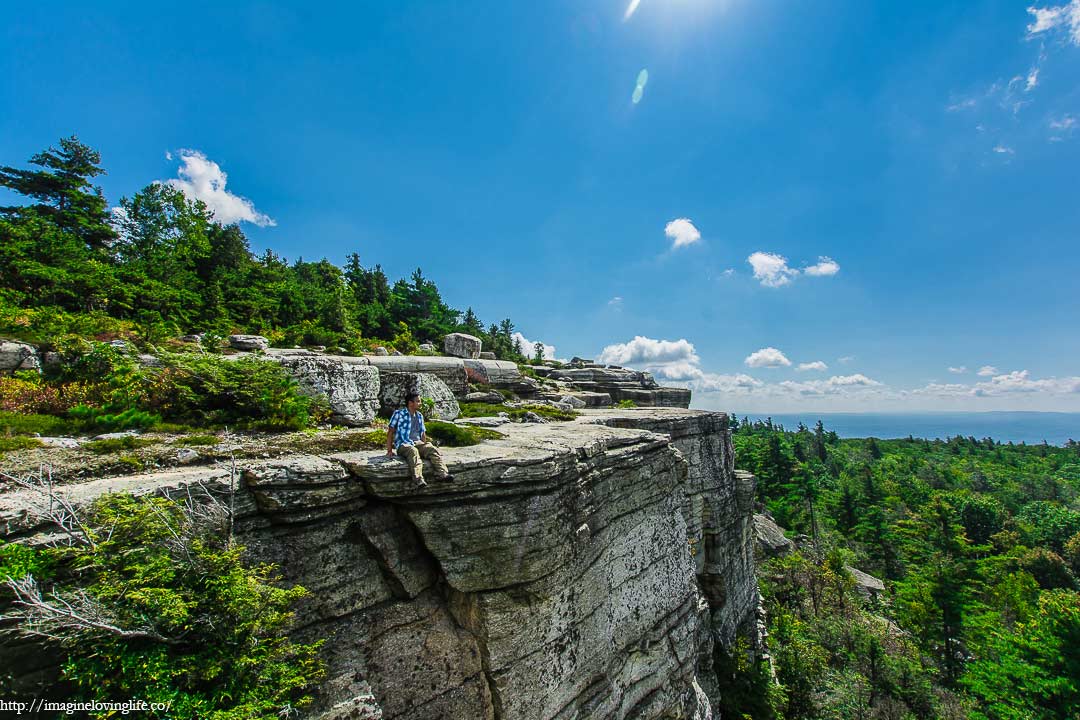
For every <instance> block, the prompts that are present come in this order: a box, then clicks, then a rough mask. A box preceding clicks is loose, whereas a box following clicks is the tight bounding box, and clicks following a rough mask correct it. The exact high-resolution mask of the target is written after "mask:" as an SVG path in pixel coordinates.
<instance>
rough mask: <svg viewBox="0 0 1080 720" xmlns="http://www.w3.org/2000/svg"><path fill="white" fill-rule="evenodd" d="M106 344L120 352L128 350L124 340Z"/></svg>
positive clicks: (111, 341)
mask: <svg viewBox="0 0 1080 720" xmlns="http://www.w3.org/2000/svg"><path fill="white" fill-rule="evenodd" d="M107 344H108V345H111V346H112V347H114V348H117V349H120V350H127V349H128V343H127V341H126V340H110V341H109V342H108V343H107Z"/></svg>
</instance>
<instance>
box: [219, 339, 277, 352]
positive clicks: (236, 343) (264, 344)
mask: <svg viewBox="0 0 1080 720" xmlns="http://www.w3.org/2000/svg"><path fill="white" fill-rule="evenodd" d="M229 347H231V348H232V349H234V350H243V351H245V352H253V351H255V350H265V349H266V348H268V347H270V341H269V340H267V339H266V338H264V337H263V336H262V335H230V336H229Z"/></svg>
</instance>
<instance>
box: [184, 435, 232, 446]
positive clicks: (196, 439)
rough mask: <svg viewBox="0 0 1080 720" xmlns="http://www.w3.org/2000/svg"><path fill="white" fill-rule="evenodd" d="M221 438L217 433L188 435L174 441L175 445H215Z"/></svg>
mask: <svg viewBox="0 0 1080 720" xmlns="http://www.w3.org/2000/svg"><path fill="white" fill-rule="evenodd" d="M219 442H221V438H219V437H218V436H217V435H188V436H187V437H182V438H179V439H177V440H176V441H175V444H177V445H217V444H218V443H219Z"/></svg>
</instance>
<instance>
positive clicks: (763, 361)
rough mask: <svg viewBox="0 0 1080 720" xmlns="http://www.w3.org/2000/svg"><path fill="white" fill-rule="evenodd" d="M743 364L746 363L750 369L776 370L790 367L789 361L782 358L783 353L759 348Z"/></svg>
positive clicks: (774, 349)
mask: <svg viewBox="0 0 1080 720" xmlns="http://www.w3.org/2000/svg"><path fill="white" fill-rule="evenodd" d="M743 362H744V363H746V366H747V367H752V368H776V367H789V366H790V365H791V361H790V360H788V359H787V358H786V357H785V356H784V353H782V352H780V351H779V350H777V349H776V348H774V347H767V348H761V349H760V350H758V351H756V352H752V353H750V354H749V355H748V356H747V357H746V359H745V360H743Z"/></svg>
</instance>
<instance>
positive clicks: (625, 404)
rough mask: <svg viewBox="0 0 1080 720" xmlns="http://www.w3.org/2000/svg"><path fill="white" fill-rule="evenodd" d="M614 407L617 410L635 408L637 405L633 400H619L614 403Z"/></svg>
mask: <svg viewBox="0 0 1080 720" xmlns="http://www.w3.org/2000/svg"><path fill="white" fill-rule="evenodd" d="M615 407H617V408H636V407H637V403H636V402H634V401H633V400H620V401H619V402H617V403H615Z"/></svg>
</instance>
